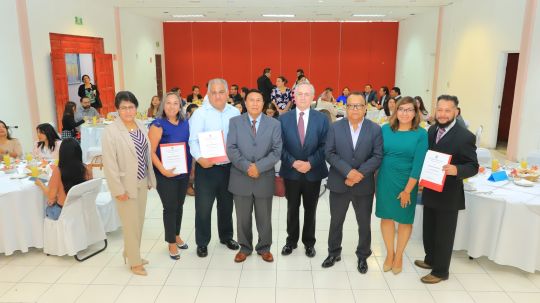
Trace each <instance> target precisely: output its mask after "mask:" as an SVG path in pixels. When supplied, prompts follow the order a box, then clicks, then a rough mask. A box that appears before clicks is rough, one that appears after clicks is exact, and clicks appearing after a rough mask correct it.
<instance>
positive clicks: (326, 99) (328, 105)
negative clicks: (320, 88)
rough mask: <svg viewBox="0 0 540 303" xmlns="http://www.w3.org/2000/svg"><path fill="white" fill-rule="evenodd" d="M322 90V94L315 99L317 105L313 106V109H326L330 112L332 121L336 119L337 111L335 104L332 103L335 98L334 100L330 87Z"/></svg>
mask: <svg viewBox="0 0 540 303" xmlns="http://www.w3.org/2000/svg"><path fill="white" fill-rule="evenodd" d="M324 91H325V92H323V94H322V95H321V97H320V98H319V100H318V101H317V106H316V107H315V110H321V109H326V110H328V111H329V112H330V114H331V115H332V121H331V122H334V121H336V117H337V114H338V111H337V108H336V106H335V105H334V104H333V101H334V102H335V100H334V97H333V96H332V89H331V88H327V89H325V90H324Z"/></svg>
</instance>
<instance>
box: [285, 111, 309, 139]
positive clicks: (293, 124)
mask: <svg viewBox="0 0 540 303" xmlns="http://www.w3.org/2000/svg"><path fill="white" fill-rule="evenodd" d="M291 113H292V115H290V118H289V119H290V120H291V121H290V124H291V129H292V132H293V133H294V137H295V138H296V142H298V146H300V148H302V143H301V142H300V134H298V123H297V122H296V114H297V110H296V108H295V109H294V110H293V111H292V112H291ZM305 139H306V137H304V142H305Z"/></svg>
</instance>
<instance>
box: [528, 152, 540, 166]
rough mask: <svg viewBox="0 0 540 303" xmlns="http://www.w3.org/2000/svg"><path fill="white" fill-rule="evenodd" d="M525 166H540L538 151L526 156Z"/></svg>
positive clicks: (539, 153)
mask: <svg viewBox="0 0 540 303" xmlns="http://www.w3.org/2000/svg"><path fill="white" fill-rule="evenodd" d="M527 164H529V165H540V150H535V151H532V152H530V153H529V154H528V155H527Z"/></svg>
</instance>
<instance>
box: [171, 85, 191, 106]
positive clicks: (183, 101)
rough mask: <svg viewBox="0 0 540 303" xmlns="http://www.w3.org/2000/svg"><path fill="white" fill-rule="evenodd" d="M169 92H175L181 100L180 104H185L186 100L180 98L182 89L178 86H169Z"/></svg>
mask: <svg viewBox="0 0 540 303" xmlns="http://www.w3.org/2000/svg"><path fill="white" fill-rule="evenodd" d="M171 93H175V94H176V95H177V96H178V98H180V101H182V106H184V105H186V103H187V100H186V99H184V98H182V90H181V89H180V88H179V87H173V88H171Z"/></svg>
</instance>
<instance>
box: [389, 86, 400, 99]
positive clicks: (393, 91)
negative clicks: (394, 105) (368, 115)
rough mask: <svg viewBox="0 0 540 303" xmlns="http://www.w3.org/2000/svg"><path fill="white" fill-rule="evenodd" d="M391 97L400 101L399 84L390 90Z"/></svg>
mask: <svg viewBox="0 0 540 303" xmlns="http://www.w3.org/2000/svg"><path fill="white" fill-rule="evenodd" d="M390 97H391V98H393V99H394V100H396V102H398V101H399V99H401V89H399V87H397V86H394V87H392V89H391V90H390Z"/></svg>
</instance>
